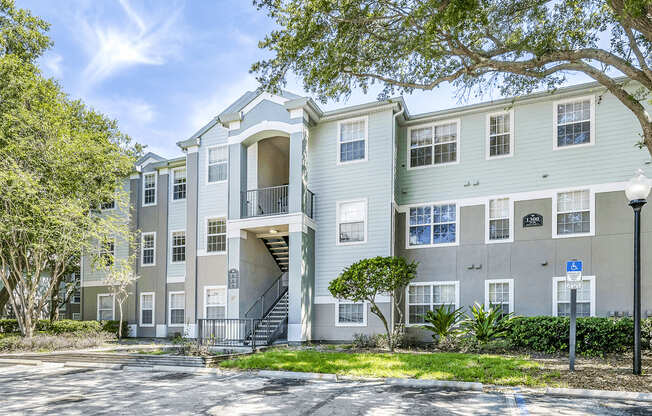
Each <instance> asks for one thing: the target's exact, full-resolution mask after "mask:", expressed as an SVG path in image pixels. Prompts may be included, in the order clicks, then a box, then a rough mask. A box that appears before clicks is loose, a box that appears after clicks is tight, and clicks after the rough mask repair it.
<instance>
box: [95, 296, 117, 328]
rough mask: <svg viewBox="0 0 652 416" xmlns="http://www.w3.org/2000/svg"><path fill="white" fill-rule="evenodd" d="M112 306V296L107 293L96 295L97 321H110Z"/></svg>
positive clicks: (111, 318)
mask: <svg viewBox="0 0 652 416" xmlns="http://www.w3.org/2000/svg"><path fill="white" fill-rule="evenodd" d="M113 306H114V299H113V295H111V294H108V293H101V294H99V295H97V320H98V321H112V320H113Z"/></svg>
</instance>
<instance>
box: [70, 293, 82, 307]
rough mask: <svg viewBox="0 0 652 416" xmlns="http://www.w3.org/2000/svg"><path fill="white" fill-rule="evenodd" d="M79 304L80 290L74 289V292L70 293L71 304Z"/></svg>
mask: <svg viewBox="0 0 652 416" xmlns="http://www.w3.org/2000/svg"><path fill="white" fill-rule="evenodd" d="M80 302H81V290H79V289H75V291H74V292H73V293H72V300H71V303H74V304H77V303H80Z"/></svg>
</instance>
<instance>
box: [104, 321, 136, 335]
mask: <svg viewBox="0 0 652 416" xmlns="http://www.w3.org/2000/svg"><path fill="white" fill-rule="evenodd" d="M101 324H102V331H104V332H108V333H110V334H115V335H118V326H119V325H120V321H102V322H101ZM128 327H129V325H127V321H122V334H123V336H126V335H127V333H128Z"/></svg>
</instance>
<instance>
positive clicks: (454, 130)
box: [409, 121, 459, 168]
mask: <svg viewBox="0 0 652 416" xmlns="http://www.w3.org/2000/svg"><path fill="white" fill-rule="evenodd" d="M458 129H459V121H453V122H444V123H438V124H434V125H430V126H423V127H415V128H411V129H409V139H410V141H409V146H410V149H409V150H410V163H409V167H410V168H416V167H421V166H430V165H440V164H445V163H452V162H457V160H458V159H457V150H458V149H457V141H458Z"/></svg>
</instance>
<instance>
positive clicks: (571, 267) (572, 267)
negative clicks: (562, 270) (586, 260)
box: [566, 260, 582, 273]
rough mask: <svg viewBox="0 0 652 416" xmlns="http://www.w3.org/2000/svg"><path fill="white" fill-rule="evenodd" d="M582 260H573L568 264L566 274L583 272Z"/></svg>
mask: <svg viewBox="0 0 652 416" xmlns="http://www.w3.org/2000/svg"><path fill="white" fill-rule="evenodd" d="M581 271H582V260H571V261H567V262H566V273H573V272H581Z"/></svg>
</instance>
